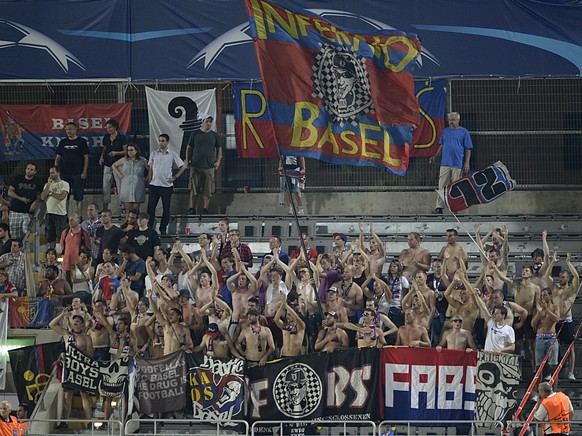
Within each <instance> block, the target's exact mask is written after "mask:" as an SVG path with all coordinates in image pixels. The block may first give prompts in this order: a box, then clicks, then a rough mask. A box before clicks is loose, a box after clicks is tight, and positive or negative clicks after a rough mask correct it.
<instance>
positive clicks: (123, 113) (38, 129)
mask: <svg viewBox="0 0 582 436" xmlns="http://www.w3.org/2000/svg"><path fill="white" fill-rule="evenodd" d="M0 54H2V53H1V52H0ZM110 118H114V119H115V120H117V122H118V123H119V132H120V133H121V134H123V135H127V133H128V132H129V131H130V127H131V103H111V104H75V105H49V104H36V105H11V104H0V128H1V134H2V139H3V143H2V144H0V160H41V159H51V160H53V159H54V158H55V151H56V148H57V147H58V145H59V142H60V140H61V139H63V138H66V134H65V125H66V124H67V123H68V122H70V121H72V122H74V123H76V124H77V134H78V135H79V136H82V137H83V138H85V139H86V140H87V144H88V145H89V151H90V153H91V155H92V156H97V155H98V154H99V153H101V150H102V147H103V137H104V136H105V135H106V134H107V130H106V129H105V123H106V122H107V120H108V119H110Z"/></svg>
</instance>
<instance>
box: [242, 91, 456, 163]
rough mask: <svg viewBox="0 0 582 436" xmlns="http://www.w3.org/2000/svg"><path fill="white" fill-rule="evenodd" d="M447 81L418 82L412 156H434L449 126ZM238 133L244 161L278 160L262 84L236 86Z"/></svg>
mask: <svg viewBox="0 0 582 436" xmlns="http://www.w3.org/2000/svg"><path fill="white" fill-rule="evenodd" d="M446 85H447V81H446V80H426V81H425V80H423V81H417V82H415V83H414V92H415V94H416V97H417V98H418V102H419V104H420V124H419V126H418V128H417V129H416V130H415V131H414V132H413V134H412V147H411V148H410V157H418V156H433V155H435V154H436V152H437V149H438V141H439V138H440V137H441V135H442V132H443V129H444V125H445V121H444V120H445V118H444V117H445V103H446ZM234 120H235V124H234V134H235V138H236V144H237V155H238V157H240V158H278V157H279V155H278V152H277V144H276V143H275V138H274V137H273V126H272V124H271V113H270V112H269V108H268V107H267V99H266V97H265V92H264V90H263V84H262V83H261V82H237V83H235V84H234Z"/></svg>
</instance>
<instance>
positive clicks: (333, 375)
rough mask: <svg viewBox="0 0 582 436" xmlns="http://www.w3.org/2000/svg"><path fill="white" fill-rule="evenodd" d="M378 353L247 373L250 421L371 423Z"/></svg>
mask: <svg viewBox="0 0 582 436" xmlns="http://www.w3.org/2000/svg"><path fill="white" fill-rule="evenodd" d="M377 361H378V350H376V349H371V348H368V349H349V350H341V351H336V352H335V353H331V354H330V353H314V354H308V355H304V356H298V357H293V358H287V359H281V360H278V361H275V362H273V363H269V364H267V365H265V366H263V367H258V366H257V367H254V368H250V369H249V370H248V377H249V391H250V395H249V397H250V401H249V413H248V415H249V419H250V420H251V421H257V420H268V421H270V420H294V419H297V420H311V419H325V420H338V421H340V420H350V421H354V420H376V419H377V418H379V414H378V401H377V400H378V395H379V392H378V390H379V385H378V382H377V381H378V365H377V364H376V362H377Z"/></svg>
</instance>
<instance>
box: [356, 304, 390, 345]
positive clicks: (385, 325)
mask: <svg viewBox="0 0 582 436" xmlns="http://www.w3.org/2000/svg"><path fill="white" fill-rule="evenodd" d="M366 309H368V310H371V311H372V312H374V322H375V325H376V327H378V328H379V329H380V330H382V336H384V339H385V338H386V337H387V336H391V335H394V334H396V333H398V327H396V325H395V324H394V323H393V322H392V321H390V318H388V316H386V315H384V314H383V313H382V312H380V311H379V310H378V305H377V304H376V301H374V300H368V301H366ZM362 322H363V319H362V318H360V324H362ZM385 329H386V330H385Z"/></svg>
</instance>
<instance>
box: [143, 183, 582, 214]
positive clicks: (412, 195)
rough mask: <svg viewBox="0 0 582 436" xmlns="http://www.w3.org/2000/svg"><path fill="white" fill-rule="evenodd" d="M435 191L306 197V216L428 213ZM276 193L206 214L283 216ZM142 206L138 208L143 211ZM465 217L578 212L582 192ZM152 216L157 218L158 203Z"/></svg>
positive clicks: (504, 200)
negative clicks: (154, 215)
mask: <svg viewBox="0 0 582 436" xmlns="http://www.w3.org/2000/svg"><path fill="white" fill-rule="evenodd" d="M435 196H436V193H434V192H431V191H424V192H416V191H410V192H408V191H404V192H347V193H336V192H331V193H326V192H315V193H309V192H308V193H306V194H305V200H306V205H307V207H306V212H307V213H308V214H309V215H331V216H335V215H340V216H341V215H416V214H420V215H423V214H430V212H431V211H432V210H433V209H434V208H435ZM278 198H279V195H278V193H253V192H251V193H248V194H244V193H240V194H238V193H237V194H222V195H216V196H215V197H214V198H213V199H212V201H211V204H210V208H209V209H210V213H212V214H224V215H286V214H287V208H286V207H280V206H279V200H278ZM145 208H146V206H145V205H143V206H142V210H145ZM188 208H189V203H188V199H187V194H185V193H176V194H174V196H173V199H172V212H173V213H177V214H180V213H185V212H186V211H187V210H188ZM461 213H462V214H466V215H540V214H580V213H582V189H581V190H573V191H541V192H535V191H512V192H509V193H508V194H506V195H504V196H503V197H501V198H499V199H497V200H495V201H494V202H492V203H490V204H488V205H483V206H474V207H472V208H470V209H468V210H467V211H464V212H461ZM156 214H161V202H160V205H159V206H158V209H157V212H156Z"/></svg>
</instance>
